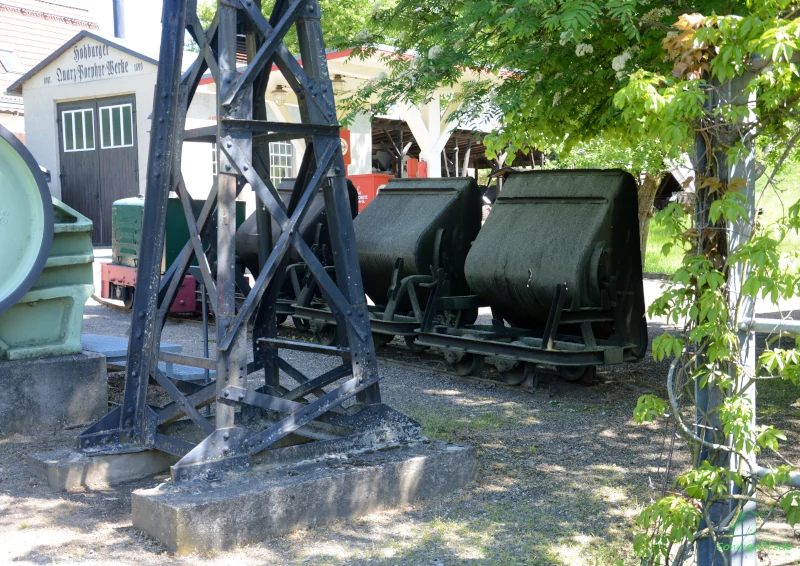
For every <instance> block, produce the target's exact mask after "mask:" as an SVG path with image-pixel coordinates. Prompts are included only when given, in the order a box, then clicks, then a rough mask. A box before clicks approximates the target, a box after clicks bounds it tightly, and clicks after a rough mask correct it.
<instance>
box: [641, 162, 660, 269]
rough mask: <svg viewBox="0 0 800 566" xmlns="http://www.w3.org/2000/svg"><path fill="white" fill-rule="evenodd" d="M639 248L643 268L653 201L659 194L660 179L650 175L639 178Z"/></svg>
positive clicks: (644, 174)
mask: <svg viewBox="0 0 800 566" xmlns="http://www.w3.org/2000/svg"><path fill="white" fill-rule="evenodd" d="M638 181H639V247H640V249H641V252H642V267H643V268H644V258H645V255H646V253H647V234H648V232H650V218H652V216H653V201H655V198H656V193H657V192H658V187H659V182H658V177H656V176H655V175H651V174H650V173H643V174H642V175H640V176H639V179H638Z"/></svg>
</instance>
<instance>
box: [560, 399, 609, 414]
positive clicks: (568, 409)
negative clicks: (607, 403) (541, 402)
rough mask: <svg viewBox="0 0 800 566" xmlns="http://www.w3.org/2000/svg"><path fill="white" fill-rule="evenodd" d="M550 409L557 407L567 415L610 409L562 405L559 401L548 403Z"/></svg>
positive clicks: (593, 406)
mask: <svg viewBox="0 0 800 566" xmlns="http://www.w3.org/2000/svg"><path fill="white" fill-rule="evenodd" d="M550 405H551V406H552V407H558V408H559V409H562V410H563V411H566V412H567V413H588V412H590V411H605V410H610V407H599V406H597V405H570V404H569V403H562V402H561V401H555V400H553V401H550Z"/></svg>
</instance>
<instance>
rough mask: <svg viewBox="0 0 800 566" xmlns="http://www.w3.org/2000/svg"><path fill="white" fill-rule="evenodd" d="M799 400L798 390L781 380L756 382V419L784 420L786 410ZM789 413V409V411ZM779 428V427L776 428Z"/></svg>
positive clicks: (799, 392) (799, 389)
mask: <svg viewBox="0 0 800 566" xmlns="http://www.w3.org/2000/svg"><path fill="white" fill-rule="evenodd" d="M799 400H800V388H798V387H797V386H796V385H794V384H793V383H791V382H789V381H784V380H783V379H764V380H759V382H758V404H757V405H756V406H757V408H758V415H757V416H758V418H759V419H762V418H768V419H771V418H781V417H783V418H785V417H786V414H787V408H789V407H792V406H794V408H795V410H796V407H797V405H795V403H797V402H798V401H799ZM789 411H790V412H791V409H789ZM778 428H780V427H778Z"/></svg>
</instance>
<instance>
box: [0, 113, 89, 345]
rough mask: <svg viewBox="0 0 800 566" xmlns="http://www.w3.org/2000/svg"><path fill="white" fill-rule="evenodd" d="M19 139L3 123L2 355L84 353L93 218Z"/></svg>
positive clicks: (0, 213)
mask: <svg viewBox="0 0 800 566" xmlns="http://www.w3.org/2000/svg"><path fill="white" fill-rule="evenodd" d="M12 138H13V136H11V134H10V133H9V132H8V131H7V130H5V129H4V128H2V127H1V126H0V187H1V188H0V193H2V195H3V198H2V200H1V201H0V219H3V218H4V219H6V220H7V221H6V222H2V221H0V241H2V242H3V246H0V265H3V266H4V269H3V270H2V271H0V360H21V359H33V358H41V357H45V356H57V355H66V354H76V353H80V352H81V340H80V338H81V328H82V324H83V306H84V304H85V303H86V300H87V299H88V298H89V297H90V296H91V294H92V293H93V291H94V285H93V274H92V262H93V261H94V256H93V252H92V238H91V237H92V222H91V221H90V220H89V219H88V218H86V217H85V216H83V215H81V214H79V213H78V212H76V211H75V210H73V209H71V208H70V207H68V206H66V205H65V204H63V203H62V202H60V201H59V200H57V199H55V198H52V197H51V196H50V192H49V190H47V183H46V181H45V180H44V176H43V175H42V173H41V170H40V169H39V166H38V165H37V164H36V162H35V160H34V159H33V157H32V156H31V155H30V153H29V152H28V151H27V149H26V148H25V147H24V146H23V145H22V144H21V143H19V141H15V140H16V138H13V139H12ZM6 266H9V269H5V267H6Z"/></svg>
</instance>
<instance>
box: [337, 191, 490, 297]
mask: <svg viewBox="0 0 800 566" xmlns="http://www.w3.org/2000/svg"><path fill="white" fill-rule="evenodd" d="M480 227H481V197H480V191H479V190H478V185H477V184H476V183H475V180H474V179H471V178H469V177H452V178H442V179H391V180H389V183H388V184H387V185H386V186H385V187H384V188H383V189H381V191H380V192H379V193H378V196H376V197H375V199H374V200H373V201H372V202H371V203H370V205H369V206H368V207H367V208H365V209H364V210H363V211H362V212H361V214H359V215H358V216H357V217H356V219H355V220H354V221H353V228H354V230H355V233H356V246H357V248H358V259H359V263H360V264H361V274H362V277H363V280H364V290H365V292H366V294H367V295H368V296H369V298H370V299H372V300H373V302H375V304H376V305H383V304H385V303H386V300H387V292H388V290H389V287H390V285H391V284H392V273H393V269H394V265H395V261H397V259H398V258H400V259H402V260H403V273H402V274H401V277H406V276H408V275H431V268H432V267H433V266H434V265H440V266H441V267H443V268H445V269H447V270H448V271H449V275H450V278H451V292H452V294H456V295H468V294H469V287H468V286H467V282H466V280H465V277H464V267H463V266H464V259H465V258H466V256H467V253H468V252H469V249H470V245H471V244H472V241H473V240H474V239H475V238H476V237H477V235H478V230H480ZM437 253H438V257H436V254H437ZM420 292H421V293H422V290H421V291H420ZM426 300H427V295H426V294H425V295H424V296H422V295H421V296H420V301H422V303H423V304H424V303H425V301H426ZM405 306H406V307H410V305H405Z"/></svg>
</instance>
